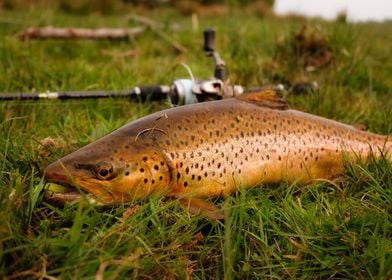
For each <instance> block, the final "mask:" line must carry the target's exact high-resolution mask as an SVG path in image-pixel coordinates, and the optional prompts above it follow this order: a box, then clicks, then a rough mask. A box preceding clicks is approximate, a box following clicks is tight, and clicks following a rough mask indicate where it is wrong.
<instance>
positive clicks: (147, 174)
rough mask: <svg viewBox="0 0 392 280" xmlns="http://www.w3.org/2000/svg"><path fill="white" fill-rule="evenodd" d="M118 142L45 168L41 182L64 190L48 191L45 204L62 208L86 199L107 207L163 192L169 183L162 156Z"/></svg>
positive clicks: (94, 145) (81, 151) (105, 140)
mask: <svg viewBox="0 0 392 280" xmlns="http://www.w3.org/2000/svg"><path fill="white" fill-rule="evenodd" d="M121 138H122V137H117V139H115V140H113V139H110V137H109V138H107V137H105V138H103V139H101V140H99V141H97V142H93V143H91V144H89V145H87V146H85V147H83V148H81V149H79V150H77V151H75V152H73V153H71V154H69V155H67V156H65V157H63V158H61V159H59V160H57V161H55V162H53V163H51V164H50V165H48V166H47V167H46V168H45V170H44V179H45V181H47V182H49V183H55V184H59V185H61V186H63V187H65V189H64V188H63V191H61V192H57V191H53V190H50V189H49V191H47V193H46V196H45V197H46V198H47V200H49V201H54V202H56V203H58V204H63V203H64V202H67V201H75V200H78V199H82V198H87V200H88V201H89V202H92V203H95V204H98V205H110V204H119V203H127V202H131V201H133V200H134V199H138V198H144V197H147V196H148V195H149V194H151V193H156V192H164V191H165V190H166V189H167V186H168V185H169V184H170V180H171V174H170V172H171V168H170V166H169V163H168V161H167V160H166V158H165V156H164V154H162V153H161V152H160V151H159V149H156V148H154V146H153V145H149V144H147V143H137V142H134V143H133V142H130V141H129V140H128V141H126V139H121ZM128 139H129V138H128Z"/></svg>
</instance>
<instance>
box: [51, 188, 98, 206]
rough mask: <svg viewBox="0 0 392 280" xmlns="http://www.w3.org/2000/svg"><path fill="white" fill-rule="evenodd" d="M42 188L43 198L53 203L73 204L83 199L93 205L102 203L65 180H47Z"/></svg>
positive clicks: (60, 204) (61, 204)
mask: <svg viewBox="0 0 392 280" xmlns="http://www.w3.org/2000/svg"><path fill="white" fill-rule="evenodd" d="M44 189H45V193H44V200H45V201H46V202H49V203H51V204H54V205H59V206H63V205H65V204H66V203H71V204H73V203H80V202H83V201H84V202H87V203H89V204H93V205H98V206H99V205H102V203H101V202H100V201H99V200H98V199H97V197H95V195H94V194H92V193H88V192H85V191H83V190H82V189H81V188H77V187H75V186H72V185H70V184H68V183H65V182H56V183H54V182H48V183H46V184H45V187H44Z"/></svg>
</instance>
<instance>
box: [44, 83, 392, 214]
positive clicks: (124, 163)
mask: <svg viewBox="0 0 392 280" xmlns="http://www.w3.org/2000/svg"><path fill="white" fill-rule="evenodd" d="M391 140H392V139H391V138H387V136H381V135H377V134H372V133H368V132H365V131H360V130H358V129H356V128H354V127H352V126H349V125H345V124H342V123H338V122H336V121H332V120H329V119H325V118H322V117H318V116H314V115H311V114H307V113H303V112H300V111H295V110H289V109H288V106H287V104H286V102H285V101H284V100H283V99H282V98H281V97H280V96H279V95H278V94H277V93H276V92H275V91H273V90H266V91H262V92H255V93H249V94H244V95H242V96H240V97H237V98H232V99H225V100H220V101H212V102H206V103H199V104H193V105H188V106H182V107H177V108H171V109H168V110H164V111H161V112H157V113H154V114H151V115H149V116H146V117H143V118H141V119H138V120H136V121H134V122H132V123H130V124H127V125H125V126H123V127H121V128H119V129H118V130H116V131H114V132H112V133H110V134H109V135H107V136H105V137H103V138H101V139H99V140H97V141H95V142H93V143H91V144H89V145H87V146H85V147H83V148H81V149H79V150H77V151H75V152H73V153H71V154H69V155H67V156H65V157H63V158H61V159H59V160H57V161H56V162H54V163H52V164H50V165H49V166H48V167H47V168H46V169H45V171H44V177H45V179H46V180H47V181H49V182H53V183H58V184H61V185H63V186H66V191H65V192H61V193H56V192H48V196H49V197H50V198H51V199H53V200H57V201H71V200H74V199H76V198H79V197H80V196H82V195H84V193H86V194H88V195H87V196H89V198H90V199H93V200H95V201H96V202H98V203H100V204H103V205H105V204H116V203H124V202H130V201H133V200H134V199H135V198H136V199H137V198H144V197H146V196H148V195H151V194H157V193H159V194H163V195H165V196H170V197H178V198H180V199H182V201H183V202H184V203H186V204H187V205H188V207H189V208H190V210H191V211H192V212H198V211H199V210H201V211H203V210H205V211H206V213H207V215H209V214H208V211H213V208H212V207H210V206H209V204H207V203H206V202H205V203H204V202H203V201H202V200H200V198H210V197H217V196H221V195H223V194H231V193H233V192H235V191H236V190H238V189H239V188H251V187H255V186H258V185H261V184H275V183H279V182H282V181H283V180H287V181H288V182H298V183H300V184H307V183H309V182H311V181H312V180H315V179H333V178H335V177H337V176H339V175H340V174H342V173H343V172H344V163H345V161H346V160H349V161H353V160H358V159H362V160H367V158H368V157H369V156H370V154H371V153H372V154H374V155H375V156H376V157H378V156H380V155H381V153H383V154H384V155H387V156H388V157H389V159H391V158H390V156H391V153H392V141H391ZM72 189H73V190H74V191H72ZM75 190H79V192H75ZM210 216H212V217H216V215H214V214H210Z"/></svg>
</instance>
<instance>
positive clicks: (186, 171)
mask: <svg viewBox="0 0 392 280" xmlns="http://www.w3.org/2000/svg"><path fill="white" fill-rule="evenodd" d="M185 173H186V174H189V166H187V167H186V168H185Z"/></svg>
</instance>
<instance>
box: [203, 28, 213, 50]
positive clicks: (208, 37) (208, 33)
mask: <svg viewBox="0 0 392 280" xmlns="http://www.w3.org/2000/svg"><path fill="white" fill-rule="evenodd" d="M203 34H204V51H205V52H206V54H207V56H211V55H212V53H213V52H214V44H215V30H214V29H212V28H206V29H204V32H203Z"/></svg>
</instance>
